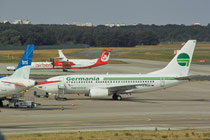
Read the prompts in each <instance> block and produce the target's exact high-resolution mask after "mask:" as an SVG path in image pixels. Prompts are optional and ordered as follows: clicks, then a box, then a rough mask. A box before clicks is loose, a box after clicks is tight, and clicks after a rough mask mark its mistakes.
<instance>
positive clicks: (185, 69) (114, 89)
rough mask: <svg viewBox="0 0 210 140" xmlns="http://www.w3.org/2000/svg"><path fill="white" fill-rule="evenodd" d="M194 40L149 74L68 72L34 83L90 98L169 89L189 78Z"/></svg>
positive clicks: (49, 91) (56, 90)
mask: <svg viewBox="0 0 210 140" xmlns="http://www.w3.org/2000/svg"><path fill="white" fill-rule="evenodd" d="M195 45H196V40H189V41H188V42H187V43H186V44H185V45H184V46H183V47H182V49H181V50H180V51H179V52H178V53H177V55H175V57H174V58H173V59H172V60H171V62H170V63H169V64H168V65H167V66H166V67H165V68H163V69H161V70H158V71H154V72H151V73H148V74H100V75H67V76H57V77H52V78H49V79H48V80H47V82H42V83H38V84H37V86H36V87H37V88H39V89H41V90H44V91H46V92H48V93H59V92H60V91H61V90H62V92H63V93H66V94H86V95H88V96H90V97H102V96H109V95H112V98H113V99H114V100H121V99H122V97H121V96H120V94H127V93H140V92H146V91H153V90H158V89H162V88H168V87H172V86H176V85H178V84H182V83H184V82H187V81H188V78H189V69H190V65H191V61H192V56H193V52H194V48H195Z"/></svg>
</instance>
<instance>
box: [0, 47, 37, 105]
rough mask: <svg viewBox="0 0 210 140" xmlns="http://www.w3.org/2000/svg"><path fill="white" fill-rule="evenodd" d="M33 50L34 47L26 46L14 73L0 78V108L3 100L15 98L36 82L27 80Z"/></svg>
mask: <svg viewBox="0 0 210 140" xmlns="http://www.w3.org/2000/svg"><path fill="white" fill-rule="evenodd" d="M33 50H34V46H33V45H28V47H27V49H26V50H25V53H24V55H23V56H22V59H21V60H20V62H19V64H18V66H17V68H16V70H15V72H14V73H13V74H12V75H11V76H8V77H4V76H1V77H0V106H3V100H6V99H7V97H11V96H15V95H17V94H19V93H20V92H22V91H25V90H27V89H29V88H31V87H32V86H35V84H36V82H35V81H34V80H30V79H29V75H30V69H31V61H32V57H33Z"/></svg>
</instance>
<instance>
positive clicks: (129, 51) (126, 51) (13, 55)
mask: <svg viewBox="0 0 210 140" xmlns="http://www.w3.org/2000/svg"><path fill="white" fill-rule="evenodd" d="M180 48H181V45H158V46H137V47H133V48H118V47H117V48H113V50H115V51H114V52H112V54H111V57H112V58H113V57H114V58H116V57H117V58H130V59H146V60H157V61H166V62H168V61H170V60H171V59H172V58H173V57H174V50H176V49H180ZM101 49H102V48H88V49H63V53H64V54H65V55H66V56H67V57H69V56H70V57H69V58H72V59H75V58H76V59H81V58H86V57H81V56H80V57H72V54H76V53H78V52H81V51H84V50H101ZM23 52H24V51H23V50H16V51H13V50H9V51H0V56H1V58H0V62H5V63H8V62H9V63H12V62H16V63H17V62H18V61H19V60H20V58H21V56H22V54H23ZM209 54H210V43H207V44H197V45H196V50H195V52H194V57H193V62H194V63H195V62H198V60H203V59H204V60H206V62H210V55H209ZM57 56H58V52H57V49H54V50H35V51H34V57H33V61H34V62H35V61H49V59H50V57H57ZM111 64H125V62H111Z"/></svg>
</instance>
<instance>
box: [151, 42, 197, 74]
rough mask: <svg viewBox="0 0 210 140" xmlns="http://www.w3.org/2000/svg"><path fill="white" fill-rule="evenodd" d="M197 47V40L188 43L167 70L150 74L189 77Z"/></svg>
mask: <svg viewBox="0 0 210 140" xmlns="http://www.w3.org/2000/svg"><path fill="white" fill-rule="evenodd" d="M195 45H196V40H189V41H187V43H185V45H184V46H183V47H182V49H181V50H179V52H178V53H177V54H176V56H175V57H174V58H173V59H172V60H171V62H170V63H169V64H168V65H167V66H166V67H165V68H163V69H161V70H159V71H155V72H152V73H150V74H158V75H172V76H176V77H179V76H180V77H181V76H188V75H189V69H190V65H191V61H192V57H193V52H194V49H195Z"/></svg>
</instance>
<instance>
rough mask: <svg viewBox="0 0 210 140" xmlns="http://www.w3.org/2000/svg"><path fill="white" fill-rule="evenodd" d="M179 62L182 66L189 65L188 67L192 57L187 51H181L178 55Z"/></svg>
mask: <svg viewBox="0 0 210 140" xmlns="http://www.w3.org/2000/svg"><path fill="white" fill-rule="evenodd" d="M177 62H178V64H179V65H180V66H187V67H188V66H189V63H190V57H189V55H188V54H186V53H181V54H179V56H178V57H177Z"/></svg>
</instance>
